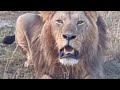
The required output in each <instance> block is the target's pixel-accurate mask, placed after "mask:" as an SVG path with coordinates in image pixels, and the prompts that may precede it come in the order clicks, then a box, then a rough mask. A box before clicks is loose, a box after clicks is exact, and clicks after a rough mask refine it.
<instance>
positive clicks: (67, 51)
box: [59, 45, 79, 59]
mask: <svg viewBox="0 0 120 90" xmlns="http://www.w3.org/2000/svg"><path fill="white" fill-rule="evenodd" d="M59 56H60V59H63V58H72V59H78V58H79V52H78V51H76V50H75V49H74V48H73V47H71V46H69V45H66V46H65V47H63V48H62V49H60V53H59Z"/></svg>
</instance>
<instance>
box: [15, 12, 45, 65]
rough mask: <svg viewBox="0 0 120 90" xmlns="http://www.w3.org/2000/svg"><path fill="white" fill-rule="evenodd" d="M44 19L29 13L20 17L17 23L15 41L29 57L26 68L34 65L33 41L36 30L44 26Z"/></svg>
mask: <svg viewBox="0 0 120 90" xmlns="http://www.w3.org/2000/svg"><path fill="white" fill-rule="evenodd" d="M42 24H43V23H42V18H41V17H40V16H39V15H36V14H32V13H27V14H24V15H21V16H19V18H18V19H17V22H16V32H15V39H16V43H17V44H18V45H19V46H20V48H21V49H22V51H23V53H25V54H26V56H27V59H28V60H27V61H26V63H25V66H26V67H28V66H29V64H32V59H31V58H32V56H31V40H32V37H33V36H34V33H35V32H36V30H39V29H40V27H41V26H42Z"/></svg>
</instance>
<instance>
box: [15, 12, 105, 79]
mask: <svg viewBox="0 0 120 90" xmlns="http://www.w3.org/2000/svg"><path fill="white" fill-rule="evenodd" d="M15 36H16V41H17V43H18V45H19V46H21V48H22V49H23V50H24V51H25V52H26V53H27V56H28V61H27V62H26V64H25V65H26V66H28V65H30V64H31V63H32V64H33V65H34V69H35V73H36V77H37V78H42V79H46V78H47V79H50V78H52V79H100V78H104V74H103V68H102V64H103V55H104V51H105V48H106V25H105V22H104V20H103V19H102V17H101V16H100V15H99V14H98V13H97V12H96V11H41V15H35V14H25V15H22V16H20V17H19V18H18V20H17V26H16V35H15Z"/></svg>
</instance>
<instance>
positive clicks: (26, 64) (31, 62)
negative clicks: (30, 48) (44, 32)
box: [24, 52, 33, 67]
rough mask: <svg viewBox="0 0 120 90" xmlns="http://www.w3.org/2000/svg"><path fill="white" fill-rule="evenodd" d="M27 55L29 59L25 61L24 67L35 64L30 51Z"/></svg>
mask: <svg viewBox="0 0 120 90" xmlns="http://www.w3.org/2000/svg"><path fill="white" fill-rule="evenodd" d="M26 56H27V61H26V62H25V64H24V67H29V66H33V61H32V57H31V54H30V53H29V52H28V53H27V54H26Z"/></svg>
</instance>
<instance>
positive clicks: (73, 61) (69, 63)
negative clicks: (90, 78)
mask: <svg viewBox="0 0 120 90" xmlns="http://www.w3.org/2000/svg"><path fill="white" fill-rule="evenodd" d="M59 61H60V63H61V64H62V65H67V66H73V65H76V64H78V62H79V60H76V59H73V58H63V59H59Z"/></svg>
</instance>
